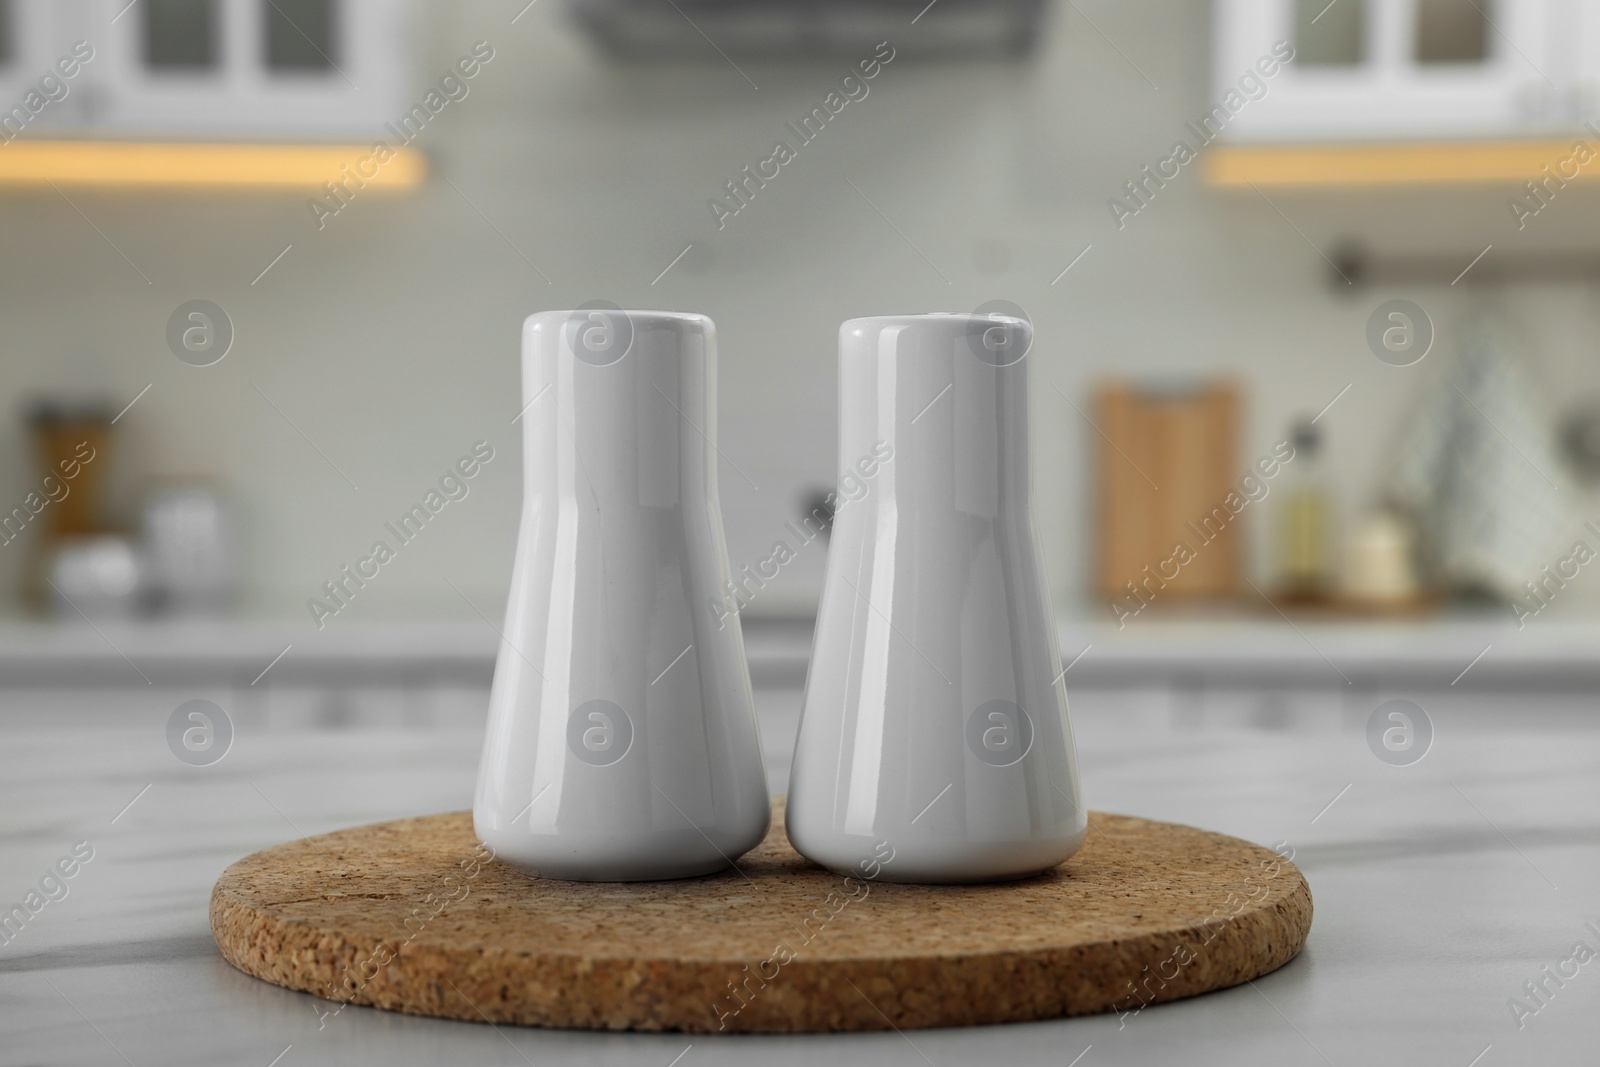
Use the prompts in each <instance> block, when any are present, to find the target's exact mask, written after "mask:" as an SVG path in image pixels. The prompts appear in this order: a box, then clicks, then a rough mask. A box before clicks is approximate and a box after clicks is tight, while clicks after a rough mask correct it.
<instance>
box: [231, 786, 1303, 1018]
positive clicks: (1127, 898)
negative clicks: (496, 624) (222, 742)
mask: <svg viewBox="0 0 1600 1067" xmlns="http://www.w3.org/2000/svg"><path fill="white" fill-rule="evenodd" d="M782 812H783V809H782V805H781V802H780V803H779V805H778V806H777V810H776V812H775V816H774V819H773V826H772V828H771V829H770V830H769V832H768V834H767V837H766V839H765V840H764V841H763V842H762V843H761V844H760V845H759V846H758V847H757V848H755V849H754V850H752V851H751V852H749V853H748V854H746V855H745V856H743V857H741V858H740V859H739V861H738V869H737V870H729V871H726V872H724V873H721V874H717V875H712V876H710V877H707V878H696V879H685V880H682V881H673V882H634V883H626V884H622V883H583V882H562V881H555V880H551V879H537V878H529V877H527V876H525V875H523V874H521V873H519V872H518V871H516V870H514V869H512V868H510V867H508V866H506V865H504V864H501V863H498V862H497V861H495V860H494V859H492V858H491V857H489V856H488V854H487V852H486V850H484V849H483V848H482V847H481V846H480V845H479V844H478V842H477V839H476V838H475V837H474V835H473V832H472V818H471V814H470V813H468V812H455V813H451V814H445V815H432V816H427V817H424V818H418V819H403V820H399V821H396V822H387V823H379V824H375V825H372V826H361V827H356V828H353V829H349V830H341V831H338V832H335V833H330V834H324V835H322V836H320V837H313V838H307V839H305V840H301V841H294V842H291V843H288V844H284V845H278V846H276V847H274V848H269V849H265V850H263V851H261V852H257V853H255V854H254V855H251V856H248V857H246V858H245V859H242V860H240V861H239V862H238V863H235V864H234V865H233V866H231V867H229V868H228V869H227V870H226V871H225V872H223V875H222V877H221V878H220V879H219V880H218V882H217V884H216V887H215V889H214V890H213V891H212V894H211V929H212V932H213V934H214V935H215V937H216V940H217V945H218V947H219V948H220V949H221V950H222V955H223V956H224V957H225V958H226V959H227V960H228V961H229V962H230V963H232V964H233V965H234V966H235V967H238V968H239V969H240V970H242V971H244V972H246V973H247V974H251V975H254V976H256V977H257V978H261V979H264V980H266V981H268V982H273V983H276V984H278V985H281V986H286V987H288V988H290V989H297V990H303V991H305V992H309V993H314V994H316V995H317V996H319V997H323V998H325V999H326V1000H327V1001H328V1003H327V1004H326V1005H324V1006H323V1010H326V1011H329V1012H338V1011H342V1010H343V1006H344V1005H345V1004H360V1005H372V1006H376V1007H379V1008H387V1009H390V1010H394V1011H403V1012H410V1013H413V1014H418V1015H435V1016H443V1017H446V1018H452V1019H467V1020H475V1021H492V1022H495V1023H520V1024H526V1025H535V1026H554V1027H582V1028H589V1029H608V1030H684V1031H696V1032H718V1031H722V1032H799V1031H844V1030H880V1029H888V1028H889V1027H891V1026H893V1027H898V1028H900V1029H909V1028H913V1027H930V1026H961V1025H972V1024H980V1023H1001V1022H1014V1021H1021V1020H1029V1019H1049V1018H1057V1017H1061V1016H1067V1015H1083V1014H1090V1013H1094V1012H1106V1011H1119V1012H1137V1011H1141V1010H1143V1008H1144V1007H1145V1006H1146V1005H1149V1004H1155V1003H1159V1002H1162V1001H1168V1000H1174V999H1177V998H1180V997H1188V996H1193V995H1195V994H1197V993H1204V992H1206V991H1208V990H1213V989H1221V988H1224V987H1227V986H1231V985H1236V984H1238V983H1240V982H1243V981H1245V980H1247V979H1250V978H1255V977H1257V976H1259V975H1262V974H1265V973H1267V972H1268V971H1272V970H1274V969H1276V968H1278V967H1280V966H1282V965H1283V964H1284V963H1286V962H1288V961H1289V960H1290V959H1292V958H1294V956H1295V954H1296V953H1298V952H1299V951H1300V948H1301V946H1302V945H1304V944H1305V939H1306V935H1307V934H1308V932H1309V931H1310V929H1311V890H1310V887H1309V886H1308V885H1307V884H1306V881H1305V879H1304V878H1303V877H1302V876H1301V874H1300V872H1299V870H1298V869H1296V868H1295V866H1294V865H1293V864H1292V863H1290V862H1289V861H1287V860H1285V859H1283V858H1281V857H1279V856H1278V855H1277V854H1276V853H1273V852H1271V851H1269V850H1267V849H1264V848H1261V847H1259V846H1256V845H1252V844H1250V843H1248V842H1245V841H1241V840H1239V839H1237V838H1232V837H1225V836H1223V835H1220V834H1214V833H1210V832H1208V831H1205V830H1198V829H1194V828H1192V827H1187V826H1180V825H1176V824H1173V823H1162V822H1152V821H1150V820H1146V819H1138V818H1133V817H1130V816H1125V815H1108V814H1103V813H1099V812H1095V813H1091V815H1090V828H1089V835H1088V839H1087V841H1086V842H1085V844H1084V846H1083V848H1082V849H1080V850H1079V852H1078V853H1077V855H1075V856H1073V857H1072V858H1071V859H1070V860H1068V861H1067V862H1066V863H1064V864H1062V865H1061V866H1059V867H1057V868H1055V869H1054V870H1052V871H1049V872H1047V873H1045V874H1042V875H1039V876H1036V877H1033V878H1029V879H1026V880H1024V881H1020V882H1008V883H1002V884H993V885H975V886H918V885H894V884H889V883H886V882H882V881H873V880H869V879H865V878H862V877H855V878H849V879H846V878H844V877H842V876H840V875H838V874H834V873H831V872H829V871H826V870H823V869H822V868H820V867H817V866H815V865H813V864H811V863H810V862H808V861H807V860H805V859H803V858H802V857H801V856H799V855H798V854H797V853H796V852H795V851H794V850H793V849H792V848H791V847H790V845H789V842H788V839H787V838H786V837H785V835H784V833H783V828H782V827H783V816H782ZM891 862H892V861H891Z"/></svg>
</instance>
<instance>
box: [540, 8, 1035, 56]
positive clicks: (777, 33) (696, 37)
mask: <svg viewBox="0 0 1600 1067" xmlns="http://www.w3.org/2000/svg"><path fill="white" fill-rule="evenodd" d="M1045 4H1046V0H934V2H933V3H931V4H930V3H928V0H567V9H568V11H569V12H570V13H571V14H572V16H573V17H574V18H576V19H577V21H578V22H580V23H581V24H582V25H583V26H584V27H585V28H586V29H587V30H588V31H589V33H590V34H592V35H593V36H594V38H595V40H597V41H598V42H599V43H600V44H601V45H602V46H603V47H604V48H605V49H606V50H607V51H608V52H611V53H613V54H615V55H618V56H624V57H627V58H632V59H693V58H709V59H716V58H717V55H716V53H717V50H720V51H722V52H723V53H724V54H726V55H738V56H768V57H774V58H782V57H785V56H795V57H806V56H825V55H844V56H853V55H855V54H856V53H857V52H859V51H860V50H861V49H862V47H863V46H870V45H873V44H876V43H877V42H879V41H885V40H887V41H889V42H891V43H892V44H893V45H894V46H895V48H896V49H897V50H899V49H901V48H902V46H904V51H905V53H906V54H909V55H912V56H918V57H932V56H938V57H946V58H962V57H969V56H973V57H976V56H990V57H993V56H1018V55H1023V54H1026V53H1027V52H1028V51H1029V50H1030V49H1031V47H1032V44H1033V42H1034V40H1035V39H1036V38H1037V37H1038V27H1039V21H1040V19H1041V17H1042V16H1043V13H1044V8H1045Z"/></svg>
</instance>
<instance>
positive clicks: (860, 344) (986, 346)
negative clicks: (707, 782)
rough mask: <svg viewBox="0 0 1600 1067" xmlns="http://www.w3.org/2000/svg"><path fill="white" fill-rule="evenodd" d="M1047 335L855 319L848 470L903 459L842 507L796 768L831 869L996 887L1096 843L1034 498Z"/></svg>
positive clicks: (846, 393)
mask: <svg viewBox="0 0 1600 1067" xmlns="http://www.w3.org/2000/svg"><path fill="white" fill-rule="evenodd" d="M1032 339H1033V328H1032V326H1031V325H1030V324H1029V323H1027V322H1026V321H1024V320H1022V319H1016V318H1008V317H1002V316H989V315H901V316H886V317H881V318H865V319H852V320H851V321H849V322H846V323H845V324H844V325H843V326H842V327H841V328H840V331H839V407H840V412H839V462H840V470H841V472H842V473H841V478H842V479H843V478H844V477H847V476H852V475H853V473H854V472H857V471H859V469H860V468H859V467H858V466H857V461H858V458H859V457H863V456H873V455H876V456H879V457H882V456H883V455H884V454H888V456H889V458H887V459H885V460H883V461H882V462H881V463H880V464H879V465H878V467H877V470H876V473H875V476H874V477H873V478H872V479H870V480H869V481H868V482H867V484H868V491H867V493H866V494H865V495H862V496H859V499H857V500H854V501H851V502H848V503H846V504H843V505H842V506H840V507H839V509H838V511H837V513H836V516H835V519H834V526H833V535H832V540H831V544H830V546H829V549H828V568H827V578H826V581H825V584H824V588H823V594H822V604H821V608H820V611H819V615H818V620H817V631H816V637H815V644H814V647H813V650H812V656H811V668H810V673H809V675H808V677H807V680H806V695H805V707H804V711H803V713H802V717H801V721H800V735H799V740H798V743H797V745H796V748H795V756H794V765H793V771H792V773H791V776H790V793H789V803H788V815H787V821H788V831H789V839H790V840H791V841H792V842H793V843H794V846H795V848H796V849H798V850H799V851H800V852H801V853H803V854H804V855H805V856H807V857H809V858H810V859H812V860H814V861H816V862H817V863H820V864H822V865H824V866H826V867H829V868H832V869H834V870H840V871H844V870H850V871H852V872H854V871H855V870H858V869H862V866H861V865H862V864H863V862H873V863H874V866H878V867H880V873H879V874H878V875H877V877H878V878H880V879H882V880H886V881H904V882H980V881H994V880H1001V879H1008V878H1020V877H1024V876H1026V875H1030V874H1034V873H1037V872H1039V871H1043V870H1046V869H1048V868H1050V867H1053V866H1055V865H1056V864H1058V863H1060V862H1061V861H1062V860H1064V859H1066V858H1067V857H1068V856H1070V855H1071V854H1072V853H1073V852H1074V851H1075V850H1076V849H1077V848H1078V846H1079V845H1080V844H1082V842H1083V838H1084V834H1085V832H1086V830H1087V819H1086V817H1085V812H1084V810H1083V807H1082V804H1081V801H1080V798H1079V788H1078V773H1077V765H1076V757H1075V754H1074V749H1073V741H1072V731H1071V727H1070V725H1069V724H1068V721H1067V706H1066V690H1065V686H1064V684H1063V681H1062V672H1061V662H1060V653H1059V649H1058V647H1057V637H1056V629H1055V620H1054V616H1053V614H1052V612H1051V610H1050V605H1049V597H1048V594H1047V592H1046V588H1045V582H1044V579H1043V576H1042V573H1041V568H1040V563H1039V558H1038V550H1037V546H1036V545H1035V537H1034V529H1033V515H1032V509H1031V502H1030V472H1029V460H1028V395H1027V375H1028V362H1029V361H1028V360H1027V359H1026V358H1025V357H1026V355H1027V352H1028V349H1029V347H1030V346H1031V344H1032ZM885 855H888V856H890V857H891V858H889V859H887V860H885V858H884V857H885Z"/></svg>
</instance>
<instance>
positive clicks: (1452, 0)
mask: <svg viewBox="0 0 1600 1067" xmlns="http://www.w3.org/2000/svg"><path fill="white" fill-rule="evenodd" d="M1488 2H1489V0H1481V3H1480V2H1479V0H1417V37H1416V57H1417V62H1418V63H1424V64H1432V63H1482V62H1484V61H1485V60H1487V59H1488V58H1489V48H1488V45H1489V16H1488V15H1487V14H1486V13H1485V12H1484V10H1483V7H1482V4H1487V3H1488Z"/></svg>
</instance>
